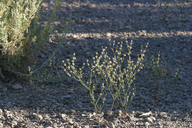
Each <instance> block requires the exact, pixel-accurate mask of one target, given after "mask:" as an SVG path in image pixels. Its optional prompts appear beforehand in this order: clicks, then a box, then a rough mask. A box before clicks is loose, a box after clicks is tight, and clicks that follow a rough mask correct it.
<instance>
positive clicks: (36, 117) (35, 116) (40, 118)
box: [33, 113, 43, 120]
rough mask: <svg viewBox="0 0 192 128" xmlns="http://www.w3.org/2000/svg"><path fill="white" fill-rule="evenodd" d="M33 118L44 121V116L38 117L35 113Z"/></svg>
mask: <svg viewBox="0 0 192 128" xmlns="http://www.w3.org/2000/svg"><path fill="white" fill-rule="evenodd" d="M33 117H34V118H35V119H37V120H42V119H43V116H42V115H38V114H36V113H33Z"/></svg>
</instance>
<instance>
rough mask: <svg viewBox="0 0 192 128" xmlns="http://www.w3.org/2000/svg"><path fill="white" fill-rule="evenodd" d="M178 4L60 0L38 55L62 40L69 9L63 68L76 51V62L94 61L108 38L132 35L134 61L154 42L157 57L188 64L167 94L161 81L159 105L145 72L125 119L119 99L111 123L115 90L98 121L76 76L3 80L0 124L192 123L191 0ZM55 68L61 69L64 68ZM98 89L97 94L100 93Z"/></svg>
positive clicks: (13, 127) (50, 127) (68, 127)
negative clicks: (56, 79) (51, 79)
mask: <svg viewBox="0 0 192 128" xmlns="http://www.w3.org/2000/svg"><path fill="white" fill-rule="evenodd" d="M176 3H177V2H169V3H168V6H169V8H166V6H161V7H160V6H158V3H157V2H155V1H154V0H134V2H133V1H128V0H63V2H62V6H61V9H60V10H59V11H58V12H57V15H58V18H57V19H56V21H55V22H54V25H55V30H54V33H52V34H51V35H50V36H49V37H48V41H47V44H46V52H42V53H41V54H40V56H39V58H37V60H38V61H39V62H44V61H45V60H46V59H47V58H48V57H49V55H50V54H51V50H52V49H53V48H54V47H56V46H57V43H58V41H59V38H58V37H59V36H60V35H61V32H62V30H61V29H60V28H61V27H62V26H63V25H64V24H65V23H66V21H67V19H69V14H70V10H72V11H73V12H72V20H73V26H72V29H71V30H70V31H69V32H68V34H67V35H66V42H65V43H64V44H63V46H62V47H61V49H60V50H59V51H58V52H57V53H56V55H55V56H56V60H55V62H56V64H58V65H62V60H66V59H72V57H73V53H76V57H77V61H76V64H77V65H78V66H80V65H82V63H83V62H86V60H87V59H89V60H91V59H92V57H94V56H95V52H99V53H100V52H101V50H102V49H101V46H107V47H108V48H109V47H110V46H109V41H108V39H112V40H115V41H116V42H121V41H123V42H125V40H128V41H129V42H131V40H132V41H133V50H134V51H133V53H132V58H133V59H136V58H137V54H138V53H139V52H140V48H141V45H143V46H145V45H146V44H147V43H149V47H148V53H150V54H152V55H154V56H157V54H158V52H159V51H160V52H161V54H164V58H165V61H166V63H167V64H170V65H171V66H172V70H173V71H174V69H175V68H177V67H179V68H180V69H183V70H182V74H181V75H180V76H179V78H177V79H176V80H175V81H174V82H173V83H172V84H171V85H170V87H169V89H168V91H165V90H166V86H167V83H166V82H165V81H163V83H162V87H161V95H160V101H159V102H157V104H154V88H153V84H154V81H153V80H150V78H149V77H148V74H147V72H146V71H145V70H143V71H141V72H140V73H138V75H137V76H136V79H135V82H134V84H135V85H136V95H135V97H134V98H133V101H132V103H131V105H130V107H129V110H128V114H127V115H126V120H125V119H124V117H123V116H122V115H123V114H122V111H121V106H120V105H118V103H115V106H114V108H113V111H112V114H111V116H110V117H109V119H108V121H107V123H106V125H103V123H102V122H104V119H106V116H107V112H109V109H110V107H111V103H112V98H111V97H110V94H109V95H107V100H106V103H105V106H104V109H103V111H104V112H105V115H104V116H103V117H101V118H97V117H96V116H94V106H93V105H92V104H91V103H90V101H91V98H90V96H89V92H88V90H87V89H86V88H84V87H83V86H82V85H81V84H80V83H79V82H77V81H75V80H74V79H71V78H69V77H67V76H66V77H64V78H63V79H62V80H61V81H60V82H55V83H53V82H43V83H37V82H33V84H32V85H30V83H29V82H28V83H26V82H20V81H19V80H18V79H16V78H14V79H13V78H10V80H9V82H3V80H2V81H0V128H1V127H2V128H22V127H26V128H44V127H45V128H73V127H74V128H75V127H76V128H93V127H95V128H99V127H109V128H126V127H129V128H132V127H136V128H142V127H144V128H145V127H146V128H148V127H149V128H154V127H158V128H163V127H164V128H180V127H181V128H184V127H192V124H191V123H192V100H191V99H192V87H191V84H192V43H191V41H192V39H191V36H192V32H191V30H192V24H191V23H192V16H191V14H192V8H191V5H192V3H191V1H187V2H185V3H183V5H182V6H179V5H176ZM53 5H54V1H51V0H45V1H44V2H43V4H42V6H43V10H42V11H41V14H42V17H41V23H42V25H43V24H44V22H45V21H47V19H48V16H49V14H50V12H51V11H52V9H53ZM107 51H108V52H109V55H111V54H110V51H109V50H107ZM148 55H149V54H148ZM56 64H55V65H56ZM55 70H56V72H59V73H61V74H62V72H63V69H62V68H61V67H60V66H59V67H57V68H56V69H55ZM86 70H87V69H86ZM55 75H56V74H55ZM52 77H54V75H52ZM33 85H34V86H33ZM36 85H38V87H37V86H36ZM97 93H99V91H98V92H97V91H95V94H97Z"/></svg>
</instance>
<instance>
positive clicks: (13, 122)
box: [11, 120, 17, 128]
mask: <svg viewBox="0 0 192 128" xmlns="http://www.w3.org/2000/svg"><path fill="white" fill-rule="evenodd" d="M11 124H12V128H14V127H15V126H16V125H17V121H15V120H13V121H11Z"/></svg>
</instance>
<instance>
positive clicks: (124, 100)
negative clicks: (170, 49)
mask: <svg viewBox="0 0 192 128" xmlns="http://www.w3.org/2000/svg"><path fill="white" fill-rule="evenodd" d="M124 44H126V46H127V50H126V52H125V53H122V49H123V45H124ZM110 45H111V44H110ZM112 45H113V46H112V47H111V51H112V52H113V57H110V56H109V55H108V53H107V47H105V48H103V47H102V52H101V54H100V55H99V54H98V52H96V55H95V57H93V61H92V63H90V62H89V60H87V66H88V67H89V70H90V71H89V78H86V79H84V72H83V70H84V69H85V63H83V66H82V67H80V68H78V67H77V66H75V60H76V57H75V53H74V57H73V59H72V60H71V61H70V60H69V59H67V62H65V61H64V60H63V63H64V71H65V72H66V74H67V75H68V76H70V77H72V78H74V79H75V80H77V81H79V82H80V83H81V84H82V85H83V86H84V87H85V88H86V89H88V90H89V93H90V96H91V98H92V103H93V105H94V107H95V111H96V113H97V109H101V108H102V107H103V106H101V107H99V106H98V102H99V100H100V99H102V98H101V97H102V96H104V94H105V93H107V92H109V93H110V95H111V97H112V98H113V102H112V106H111V109H110V111H112V109H113V107H114V103H115V101H116V100H119V101H120V103H121V105H122V109H123V111H124V114H125V113H126V112H127V111H128V108H129V106H130V103H131V102H132V100H133V97H134V95H135V92H136V87H135V85H133V81H134V80H135V75H136V74H137V73H138V72H139V71H140V70H141V69H143V66H144V64H143V60H144V55H145V52H146V48H147V46H148V44H147V45H146V48H145V49H144V50H143V49H142V47H141V51H140V55H138V57H137V61H136V62H134V61H133V60H132V59H131V52H132V42H131V43H130V45H129V43H128V41H126V42H125V43H124V42H121V43H120V42H118V43H117V44H116V43H115V41H113V43H112ZM124 61H127V63H126V66H125V64H123V62H124ZM97 86H101V91H100V94H99V96H98V97H97V99H96V97H95V94H94V91H95V89H96V87H97ZM104 102H105V98H103V102H102V103H103V105H104ZM109 113H110V112H109ZM108 117H109V115H108ZM108 117H107V119H108Z"/></svg>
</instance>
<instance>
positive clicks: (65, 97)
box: [61, 95, 71, 100]
mask: <svg viewBox="0 0 192 128" xmlns="http://www.w3.org/2000/svg"><path fill="white" fill-rule="evenodd" d="M61 99H62V100H63V99H71V95H65V96H62V98H61Z"/></svg>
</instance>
